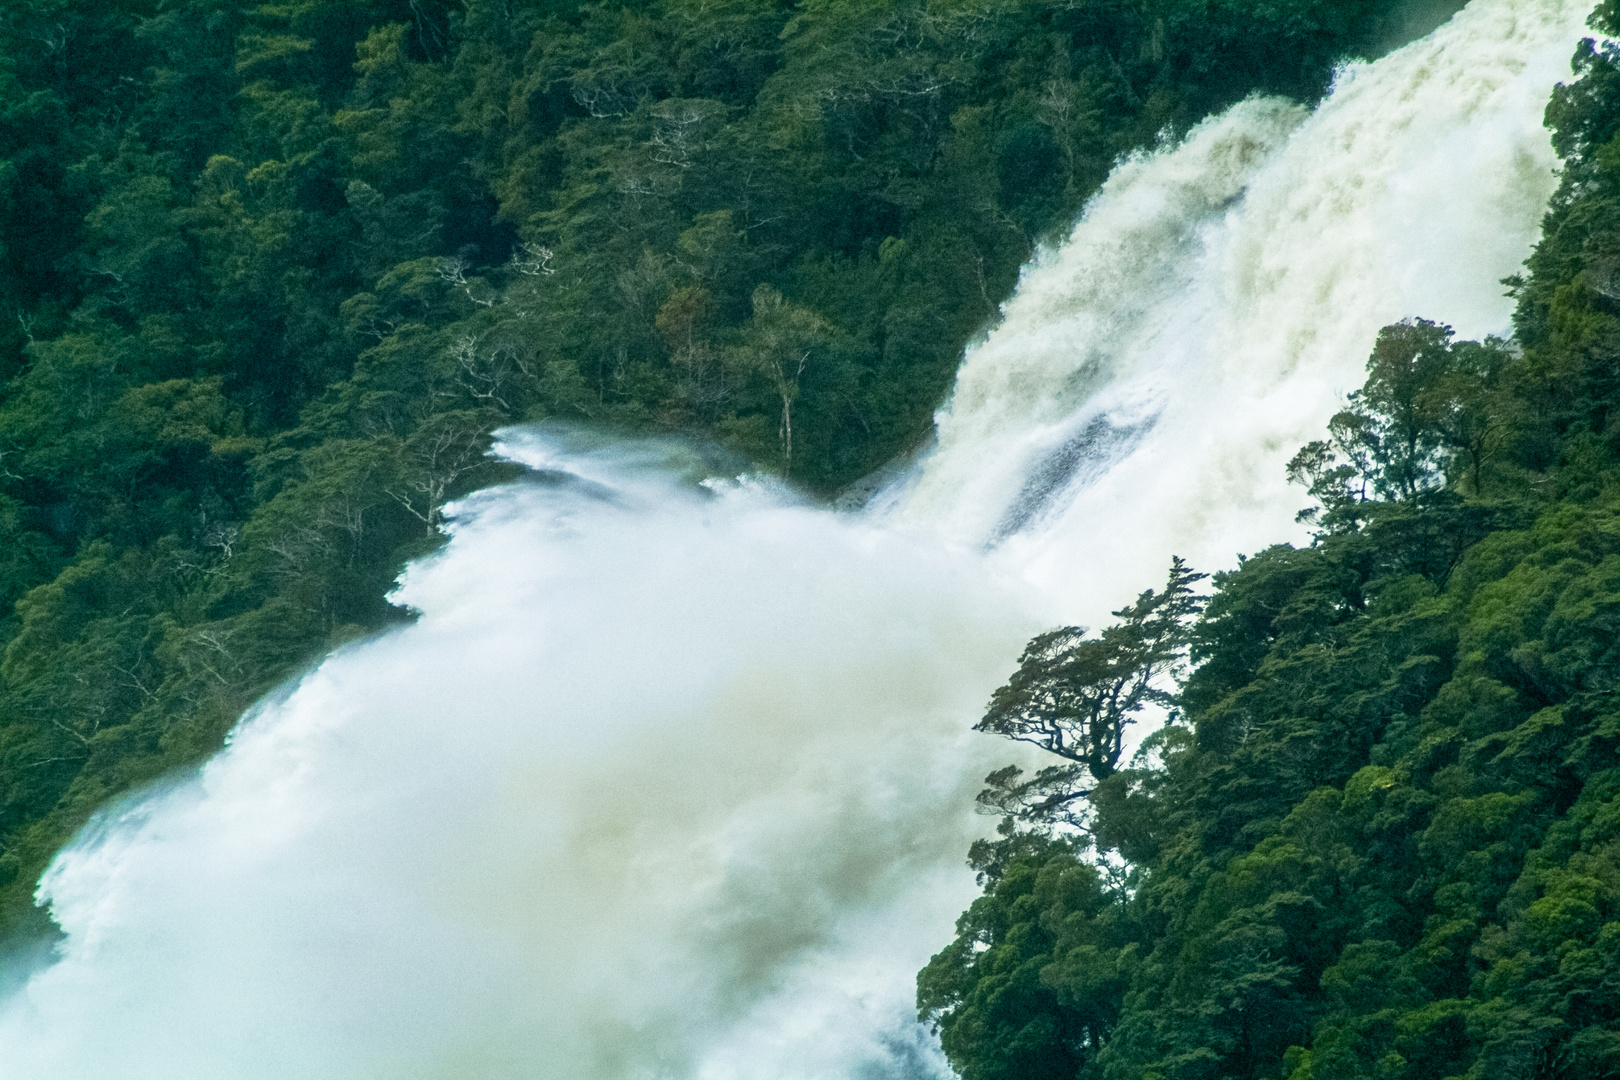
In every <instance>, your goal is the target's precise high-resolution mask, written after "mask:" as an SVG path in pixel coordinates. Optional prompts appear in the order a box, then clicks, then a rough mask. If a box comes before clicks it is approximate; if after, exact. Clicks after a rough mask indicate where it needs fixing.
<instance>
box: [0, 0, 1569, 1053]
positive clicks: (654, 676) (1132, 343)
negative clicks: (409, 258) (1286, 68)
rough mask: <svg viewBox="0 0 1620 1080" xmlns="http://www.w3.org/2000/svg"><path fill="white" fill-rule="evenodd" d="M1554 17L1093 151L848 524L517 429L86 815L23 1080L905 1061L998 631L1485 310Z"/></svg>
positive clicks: (963, 813) (1564, 29) (59, 869)
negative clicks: (279, 664)
mask: <svg viewBox="0 0 1620 1080" xmlns="http://www.w3.org/2000/svg"><path fill="white" fill-rule="evenodd" d="M1585 8H1586V5H1584V4H1583V3H1580V2H1576V0H1475V2H1474V3H1473V4H1472V5H1470V7H1468V8H1467V9H1465V10H1464V11H1463V12H1462V13H1461V14H1459V15H1458V16H1457V17H1456V18H1454V19H1453V20H1452V21H1451V22H1449V23H1447V24H1446V25H1445V26H1443V27H1441V28H1440V29H1439V30H1437V31H1436V32H1435V33H1434V34H1432V35H1431V36H1430V37H1428V38H1426V39H1424V40H1423V41H1420V42H1416V43H1414V44H1412V45H1410V46H1407V47H1406V48H1403V49H1401V50H1399V51H1397V52H1395V53H1393V54H1391V55H1390V56H1388V57H1386V58H1384V59H1382V60H1380V61H1378V62H1377V63H1373V64H1365V65H1353V66H1350V67H1348V68H1346V69H1345V70H1344V71H1343V72H1342V73H1341V75H1340V77H1339V79H1338V83H1337V85H1336V87H1335V89H1334V91H1333V93H1332V94H1331V95H1330V96H1329V98H1328V99H1327V100H1326V101H1325V102H1324V103H1323V105H1322V106H1321V107H1320V108H1318V109H1317V110H1316V111H1315V112H1314V113H1308V112H1307V111H1306V110H1304V109H1301V108H1300V107H1298V106H1294V105H1290V104H1287V103H1284V102H1279V101H1274V100H1265V99H1255V100H1251V101H1247V102H1244V103H1242V104H1240V105H1238V106H1236V107H1235V108H1233V109H1231V110H1230V111H1228V112H1227V113H1225V114H1224V115H1222V116H1220V117H1216V118H1213V119H1211V120H1209V121H1207V122H1205V123H1204V124H1203V125H1201V126H1200V127H1198V128H1197V129H1195V130H1194V131H1193V132H1191V133H1190V134H1189V135H1188V136H1187V137H1186V138H1185V139H1183V140H1181V141H1179V142H1178V143H1176V144H1174V145H1166V146H1163V147H1160V148H1159V149H1157V150H1155V151H1154V152H1151V153H1147V154H1143V155H1140V156H1138V157H1135V158H1132V159H1130V160H1128V161H1126V162H1123V163H1122V164H1121V165H1120V167H1119V168H1118V169H1117V170H1116V172H1115V174H1114V175H1113V177H1112V178H1111V179H1110V180H1109V182H1108V184H1107V186H1106V187H1105V188H1104V189H1103V191H1102V192H1101V193H1100V194H1099V195H1098V196H1097V198H1096V199H1094V200H1093V202H1092V204H1091V205H1090V207H1089V208H1088V209H1087V211H1086V213H1085V216H1084V218H1083V219H1082V220H1081V221H1080V222H1079V224H1078V225H1077V226H1076V228H1075V230H1074V232H1073V235H1072V236H1071V237H1070V238H1069V239H1068V240H1067V241H1066V242H1065V243H1064V244H1063V245H1061V246H1060V247H1058V248H1057V249H1056V250H1053V251H1050V252H1046V253H1044V254H1043V255H1042V256H1041V257H1040V258H1038V259H1037V260H1036V261H1035V262H1034V263H1033V264H1032V265H1031V266H1030V267H1029V268H1028V269H1027V270H1026V272H1025V275H1024V278H1023V280H1022V281H1021V283H1020V285H1019V288H1018V291H1017V294H1016V296H1015V297H1014V298H1013V299H1012V300H1011V301H1010V302H1009V303H1008V304H1007V306H1006V309H1005V312H1004V318H1003V320H1002V322H1001V324H1000V325H999V326H998V327H996V328H995V329H994V330H993V331H992V332H991V333H990V334H989V335H988V336H987V337H986V339H985V340H984V341H983V342H982V343H980V344H979V345H977V346H976V347H975V348H974V349H972V350H970V352H969V355H968V356H967V358H966V360H965V362H964V365H963V368H962V371H961V374H960V377H959V380H958V384H957V387H956V390H955V392H954V395H953V397H952V399H951V402H950V403H949V405H948V406H947V407H946V408H945V409H944V410H943V411H942V412H941V414H940V416H939V420H938V437H937V442H936V445H935V447H934V448H933V449H932V451H931V452H930V453H929V454H928V455H927V456H926V457H925V458H924V459H923V460H921V461H920V462H918V463H917V464H916V465H915V466H914V467H913V468H912V469H911V470H910V471H909V472H908V473H907V475H906V476H905V477H904V478H902V480H901V481H899V482H897V483H896V484H895V485H894V486H892V487H891V488H890V489H889V490H887V491H885V492H882V493H880V495H879V496H878V497H877V498H876V499H875V500H874V501H873V503H872V504H871V505H870V506H869V508H868V509H867V510H866V511H865V512H864V513H837V512H833V511H831V510H828V509H825V508H822V507H818V506H815V505H812V504H809V503H807V502H805V501H803V500H801V499H799V498H798V497H796V496H795V495H794V494H793V493H792V492H791V491H790V490H788V489H786V488H784V487H782V486H780V485H777V484H775V483H773V482H770V481H767V480H761V479H758V478H748V477H743V478H737V479H726V478H714V477H711V476H710V475H709V472H710V470H708V469H706V468H705V467H704V465H703V463H702V462H701V461H699V460H696V459H695V458H694V457H693V455H692V454H691V453H690V452H688V451H687V450H685V449H683V448H682V447H681V445H680V444H678V443H675V442H660V441H640V442H617V443H615V442H604V441H601V440H594V441H593V440H591V439H589V438H586V437H584V436H581V435H578V434H568V433H563V432H558V431H531V430H517V431H513V432H509V433H507V435H506V437H505V441H504V442H503V443H502V444H501V445H500V446H499V447H498V450H499V452H500V453H502V454H504V455H505V456H507V457H509V458H511V459H512V460H514V461H517V462H519V463H521V464H524V465H526V466H528V467H529V469H530V472H529V474H528V476H527V477H526V478H525V479H524V480H522V481H520V482H517V483H513V484H510V485H507V486H505V487H502V488H499V489H495V490H491V491H487V492H483V493H480V494H478V495H475V496H473V497H472V498H469V499H467V500H465V501H464V502H463V503H462V504H461V505H460V506H459V507H457V508H456V509H455V513H454V520H453V523H452V526H451V532H452V538H451V541H450V543H449V544H448V546H447V547H446V548H445V549H444V550H443V551H442V552H440V553H439V554H437V555H435V556H433V557H431V558H428V559H425V560H423V561H421V562H419V563H417V564H414V565H412V566H411V567H410V568H409V569H408V570H407V572H406V573H405V575H404V577H403V578H402V580H401V583H400V585H399V589H398V592H397V594H396V599H397V600H398V601H399V602H400V603H403V604H406V605H409V606H410V607H412V608H414V609H415V610H417V611H418V612H419V613H420V618H419V619H418V620H417V621H416V622H414V623H413V624H411V625H410V626H407V627H404V628H402V629H399V630H395V631H392V632H390V633H388V634H384V635H382V636H379V637H377V638H375V639H373V640H370V641H367V642H364V643H361V644H358V645H355V646H352V647H349V648H347V649H344V650H342V651H340V652H338V653H337V654H335V655H333V656H332V657H330V658H328V659H327V660H326V661H325V662H324V663H323V664H322V665H321V666H320V667H319V668H317V669H316V670H315V671H313V672H312V673H310V674H309V675H307V676H306V677H305V678H303V679H302V680H301V681H300V682H298V684H297V685H295V686H292V687H290V688H288V689H287V690H286V691H284V692H283V693H281V694H279V695H277V696H275V697H273V698H272V699H271V700H268V701H266V702H264V703H263V704H262V705H261V706H260V707H258V708H257V709H256V710H255V711H254V712H253V713H252V714H251V715H249V716H248V717H246V718H244V720H243V721H242V723H241V724H240V725H239V726H238V728H237V730H236V732H235V733H234V734H233V736H232V738H231V740H230V743H229V745H228V746H227V747H226V749H225V750H224V751H223V752H222V753H221V754H219V755H218V756H217V757H216V758H215V759H214V760H213V761H211V762H210V763H208V764H207V765H206V766H205V767H204V768H202V769H201V770H200V771H199V772H198V773H197V774H196V775H194V776H191V777H184V778H180V779H177V780H175V781H174V782H172V783H171V784H169V785H167V786H165V787H163V788H161V789H159V790H155V791H148V792H145V793H143V794H142V795H140V796H138V797H135V798H132V799H129V800H126V801H124V802H123V803H120V804H118V805H115V806H113V807H110V808H108V809H107V810H105V811H104V812H103V813H102V814H101V815H100V816H99V817H98V818H97V819H96V821H95V822H94V823H93V824H92V825H91V826H90V827H89V828H88V829H87V830H86V831H85V832H84V833H83V835H81V836H80V837H79V838H78V839H77V840H76V841H75V842H74V843H73V844H72V845H70V846H69V847H68V848H67V849H66V850H65V851H63V852H62V853H61V854H60V856H59V857H58V858H57V859H56V861H55V862H54V863H53V865H52V867H51V869H50V870H49V872H48V873H47V875H46V877H45V879H44V881H43V883H42V885H41V888H40V896H41V898H42V899H43V900H45V901H47V902H48V903H49V904H50V905H51V909H52V911H53V913H54V915H55V917H56V919H57V921H58V922H59V924H60V925H61V927H62V929H63V930H64V932H65V935H66V936H65V938H64V940H63V942H62V944H61V947H60V949H59V950H58V954H57V955H56V957H55V958H54V959H53V961H52V962H51V963H50V964H49V965H47V966H43V967H41V968H40V969H39V970H38V971H36V972H34V973H33V974H32V976H31V977H30V978H29V979H28V981H27V982H26V985H24V986H22V987H21V988H20V989H18V990H17V991H15V992H14V993H13V994H11V995H10V997H9V998H7V999H6V1000H5V1002H4V1003H3V1004H0V1063H3V1065H0V1068H3V1071H4V1075H5V1076H6V1077H8V1078H13V1077H15V1078H17V1080H35V1078H39V1080H45V1078H50V1080H102V1078H106V1077H119V1078H120V1080H146V1078H153V1080H156V1078H159V1077H161V1078H164V1080H203V1078H208V1080H218V1078H228V1080H259V1078H264V1080H270V1078H276V1080H283V1078H286V1077H308V1078H312V1080H328V1078H330V1080H369V1078H374V1077H375V1078H389V1080H405V1078H411V1080H415V1078H422V1080H427V1078H462V1077H465V1078H474V1077H476V1078H479V1080H507V1078H512V1080H516V1078H525V1080H528V1078H535V1077H545V1078H550V1077H555V1078H559V1080H561V1078H567V1080H610V1078H611V1080H619V1078H625V1080H630V1078H647V1080H653V1078H666V1077H667V1078H681V1080H685V1078H694V1080H699V1078H701V1080H729V1078H739V1080H740V1078H753V1077H761V1078H765V1077H769V1078H772V1080H781V1078H791V1080H812V1078H814V1080H821V1078H827V1080H832V1078H853V1080H867V1078H871V1080H876V1078H880V1077H926V1076H934V1075H940V1074H941V1073H942V1072H943V1068H944V1067H943V1063H942V1061H941V1059H940V1057H939V1054H938V1051H937V1049H936V1048H935V1047H934V1046H933V1044H932V1043H931V1041H930V1040H929V1039H928V1038H927V1036H926V1033H924V1032H922V1031H921V1029H919V1028H918V1027H917V1026H916V1025H915V1023H914V1022H912V1021H911V1020H910V1016H911V1006H910V999H911V992H912V978H913V975H914V972H915V971H916V970H917V969H918V968H919V967H920V966H921V965H922V964H923V963H924V962H925V961H926V960H927V959H928V956H929V955H930V953H932V952H933V951H934V950H936V949H937V948H939V947H940V946H942V945H943V944H944V943H945V942H946V941H948V940H949V936H950V928H951V924H952V921H953V919H954V918H955V915H956V913H957V912H959V911H960V910H961V908H962V907H963V906H964V905H965V904H966V903H967V902H968V900H969V899H971V897H972V896H973V895H974V893H975V891H976V890H975V886H974V883H973V881H972V877H971V875H970V874H969V873H968V872H967V871H966V870H965V869H964V868H963V866H962V859H963V855H964V852H965V849H966V846H967V844H968V842H969V840H970V839H971V837H972V836H974V835H975V834H977V833H978V832H980V831H982V830H983V829H984V827H985V824H986V823H985V821H984V819H980V818H975V817H974V815H973V814H972V813H971V803H972V795H973V793H974V791H975V790H976V788H977V786H978V781H979V779H980V777H982V776H983V775H984V773H985V772H986V771H988V769H989V768H991V767H993V766H995V765H997V764H1001V763H1004V762H1005V761H1007V760H1009V759H1010V756H1011V754H1012V751H1010V750H1009V748H1008V747H1007V746H1006V745H1004V744H1001V743H999V742H997V741H995V740H991V739H988V738H983V737H979V736H975V735H973V734H971V733H970V732H969V730H968V729H969V727H970V725H971V723H972V722H973V720H974V719H975V718H976V716H977V715H978V712H979V710H980V708H981V707H982V705H983V703H984V701H985V699H986V697H987V696H988V694H989V692H990V691H991V690H992V689H993V688H994V687H995V686H996V685H997V684H998V683H999V681H1000V680H1002V679H1003V678H1005V676H1006V675H1007V673H1008V672H1009V671H1010V669H1011V667H1012V665H1013V663H1014V661H1015V658H1016V656H1017V652H1018V649H1019V647H1020V646H1021V644H1022V643H1023V641H1024V640H1026V639H1027V637H1028V636H1029V635H1030V634H1031V633H1032V632H1033V631H1035V630H1038V629H1040V628H1042V627H1043V626H1046V625H1050V624H1051V623H1053V622H1056V621H1059V620H1063V621H1074V620H1084V621H1095V620H1096V619H1097V618H1098V616H1099V615H1102V614H1105V613H1106V611H1107V609H1108V608H1110V607H1115V606H1118V604H1119V603H1120V602H1121V601H1123V600H1126V599H1128V598H1129V597H1130V596H1131V595H1133V594H1134V593H1135V592H1136V591H1137V590H1139V589H1141V588H1143V587H1145V586H1148V585H1152V584H1156V583H1157V582H1158V581H1159V579H1160V578H1161V576H1162V573H1163V570H1164V566H1165V564H1166V562H1167V561H1168V558H1169V556H1170V555H1171V554H1172V553H1176V554H1182V555H1184V556H1187V557H1189V558H1190V559H1191V560H1192V561H1193V562H1194V564H1195V565H1196V566H1198V567H1200V568H1205V569H1215V568H1219V567H1221V566H1224V565H1229V564H1230V563H1231V562H1232V561H1233V560H1234V558H1235V556H1236V554H1237V553H1238V552H1239V551H1252V550H1254V549H1256V548H1258V547H1259V546H1262V545H1264V544H1266V543H1269V542H1271V541H1274V540H1277V539H1283V538H1288V537H1290V536H1293V537H1296V538H1297V535H1298V534H1297V533H1293V532H1291V529H1293V526H1292V524H1291V523H1292V518H1293V512H1294V510H1295V509H1296V508H1297V507H1298V505H1299V504H1300V503H1301V501H1302V498H1303V496H1302V493H1300V492H1298V491H1297V490H1296V491H1290V490H1288V489H1287V488H1286V486H1285V485H1284V484H1283V482H1282V475H1281V473H1282V463H1283V462H1284V461H1286V460H1287V458H1288V457H1289V455H1291V454H1292V452H1293V451H1294V450H1295V449H1296V448H1297V447H1298V445H1299V444H1301V443H1303V442H1305V441H1307V440H1308V439H1310V438H1313V437H1315V436H1316V435H1317V433H1318V432H1319V431H1320V429H1321V427H1322V425H1323V423H1324V422H1325V421H1326V419H1327V417H1328V416H1329V415H1330V414H1331V413H1332V411H1333V409H1334V407H1335V405H1336V403H1337V401H1338V400H1339V398H1340V396H1341V395H1342V394H1343V392H1345V391H1346V390H1349V389H1352V388H1353V387H1354V386H1356V385H1357V384H1358V383H1359V382H1360V375H1361V370H1362V365H1363V363H1364V361H1365V357H1366V355H1367V352H1368V350H1369V348H1370V346H1371V344H1372V340H1373V337H1374V335H1375V334H1376V332H1377V329H1378V328H1379V327H1380V326H1381V325H1383V324H1385V323H1387V322H1390V321H1393V320H1395V319H1399V318H1402V317H1405V316H1411V315H1423V316H1428V317H1432V318H1437V319H1443V320H1445V321H1448V322H1450V323H1452V324H1453V325H1455V326H1456V327H1457V329H1458V330H1459V332H1460V333H1462V334H1464V335H1479V334H1484V333H1489V332H1501V331H1504V330H1505V329H1506V326H1507V316H1508V313H1509V310H1510V306H1509V301H1508V300H1507V299H1506V298H1505V297H1504V296H1503V295H1502V293H1503V289H1502V286H1501V285H1500V284H1499V279H1500V278H1502V277H1504V276H1506V275H1508V274H1510V273H1512V272H1514V271H1515V270H1516V269H1517V267H1518V265H1519V263H1520V262H1521V261H1522V259H1523V258H1524V257H1525V255H1526V254H1527V253H1528V251H1529V248H1530V245H1531V243H1532V242H1533V241H1534V238H1535V235H1536V229H1537V225H1538V222H1539V218H1540V214H1541V209H1542V207H1543V205H1544V203H1545V201H1546V198H1547V196H1548V195H1549V194H1550V193H1551V190H1552V187H1553V183H1554V179H1555V178H1554V173H1553V169H1554V164H1555V163H1554V160H1553V157H1552V153H1551V149H1550V146H1549V144H1548V138H1547V134H1546V132H1545V131H1544V130H1543V129H1542V128H1541V125H1540V120H1541V114H1542V109H1543V107H1544V104H1545V100H1546V96H1547V93H1548V92H1549V90H1550V89H1551V87H1552V85H1553V84H1554V83H1555V82H1556V81H1557V80H1558V79H1560V78H1562V77H1566V76H1567V73H1568V67H1567V63H1568V57H1569V55H1570V53H1571V51H1572V48H1573V44H1574V42H1575V40H1576V39H1577V38H1578V37H1579V35H1580V33H1581V29H1582V26H1581V23H1582V19H1583V17H1584V14H1585Z"/></svg>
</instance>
